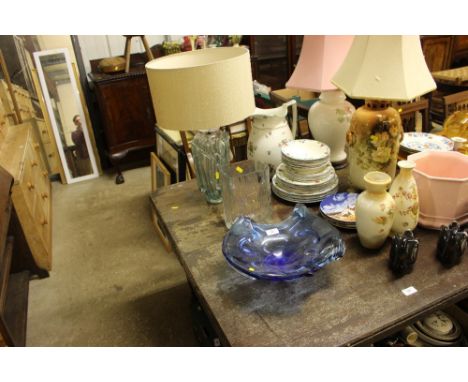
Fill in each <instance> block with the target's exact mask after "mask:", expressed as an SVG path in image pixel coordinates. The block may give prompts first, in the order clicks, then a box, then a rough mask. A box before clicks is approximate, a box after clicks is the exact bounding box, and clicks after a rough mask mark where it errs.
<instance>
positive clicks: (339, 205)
mask: <svg viewBox="0 0 468 382" xmlns="http://www.w3.org/2000/svg"><path fill="white" fill-rule="evenodd" d="M357 197H358V194H356V193H348V192H340V193H338V194H334V195H329V196H327V197H326V198H325V199H323V200H322V202H321V203H320V212H321V213H322V215H324V216H325V217H326V218H327V219H328V221H330V222H331V223H333V224H335V223H336V225H338V226H341V227H349V228H352V227H354V226H355V225H356V215H355V210H356V199H357Z"/></svg>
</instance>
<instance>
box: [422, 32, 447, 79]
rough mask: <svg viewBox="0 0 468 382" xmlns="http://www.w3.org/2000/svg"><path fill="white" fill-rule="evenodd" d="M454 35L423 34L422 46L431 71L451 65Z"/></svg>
mask: <svg viewBox="0 0 468 382" xmlns="http://www.w3.org/2000/svg"><path fill="white" fill-rule="evenodd" d="M452 45H453V36H422V37H421V46H422V49H423V53H424V58H425V59H426V63H427V66H428V68H429V70H430V71H431V72H434V71H437V70H444V69H448V68H449V67H450V63H451V59H452Z"/></svg>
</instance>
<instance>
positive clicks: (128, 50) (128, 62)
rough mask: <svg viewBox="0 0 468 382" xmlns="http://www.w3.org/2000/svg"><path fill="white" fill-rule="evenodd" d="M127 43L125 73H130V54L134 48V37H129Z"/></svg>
mask: <svg viewBox="0 0 468 382" xmlns="http://www.w3.org/2000/svg"><path fill="white" fill-rule="evenodd" d="M126 38H127V40H126V41H125V73H128V72H129V71H130V53H131V50H132V49H131V48H132V37H131V36H127V37H126Z"/></svg>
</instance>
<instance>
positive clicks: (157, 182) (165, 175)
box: [151, 153, 172, 252]
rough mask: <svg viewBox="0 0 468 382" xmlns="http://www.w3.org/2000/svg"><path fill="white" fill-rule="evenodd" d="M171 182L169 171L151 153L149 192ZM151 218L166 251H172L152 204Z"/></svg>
mask: <svg viewBox="0 0 468 382" xmlns="http://www.w3.org/2000/svg"><path fill="white" fill-rule="evenodd" d="M170 184H171V173H170V172H169V170H168V169H167V168H166V166H165V165H164V163H163V162H161V160H160V159H159V158H158V157H157V155H156V154H155V153H151V192H154V191H156V190H157V189H158V188H161V187H164V186H168V185H170ZM151 218H152V220H153V225H154V228H155V230H156V232H157V234H158V235H159V237H160V239H161V241H162V243H163V245H164V247H165V248H166V250H167V251H168V252H171V251H172V247H171V242H170V241H169V237H168V235H167V233H166V229H165V228H164V227H163V226H162V225H161V223H160V222H159V219H158V215H157V214H156V210H155V208H154V206H153V207H152V209H151Z"/></svg>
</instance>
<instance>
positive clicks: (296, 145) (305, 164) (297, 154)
mask: <svg viewBox="0 0 468 382" xmlns="http://www.w3.org/2000/svg"><path fill="white" fill-rule="evenodd" d="M281 159H282V163H281V164H280V165H279V166H278V168H277V169H276V173H275V175H274V176H273V179H272V190H273V193H274V194H275V195H276V196H278V197H280V198H281V199H284V200H287V201H289V202H294V203H315V202H320V201H321V200H322V199H324V198H325V197H326V196H328V195H331V194H335V193H336V191H337V189H338V177H337V176H336V173H335V170H334V168H333V166H332V165H331V163H330V149H329V147H328V146H327V145H326V144H324V143H322V142H318V141H313V140H309V139H299V140H295V141H290V142H288V143H287V144H286V145H285V146H283V149H282V150H281Z"/></svg>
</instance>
